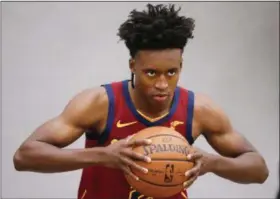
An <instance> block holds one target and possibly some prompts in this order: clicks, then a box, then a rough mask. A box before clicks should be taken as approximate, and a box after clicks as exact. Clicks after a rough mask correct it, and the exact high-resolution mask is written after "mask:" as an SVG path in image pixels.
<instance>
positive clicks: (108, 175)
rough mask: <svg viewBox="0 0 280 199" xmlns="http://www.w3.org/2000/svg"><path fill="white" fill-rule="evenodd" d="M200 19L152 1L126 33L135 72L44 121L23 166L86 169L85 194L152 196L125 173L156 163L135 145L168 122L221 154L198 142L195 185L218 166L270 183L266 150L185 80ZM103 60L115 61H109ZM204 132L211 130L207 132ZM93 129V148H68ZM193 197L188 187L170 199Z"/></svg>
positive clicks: (27, 146) (24, 150) (29, 142)
mask: <svg viewBox="0 0 280 199" xmlns="http://www.w3.org/2000/svg"><path fill="white" fill-rule="evenodd" d="M193 30H194V20H193V19H191V18H186V17H184V16H179V10H176V9H175V7H174V5H170V6H163V5H156V6H153V5H150V4H148V5H147V10H146V11H142V12H139V11H136V10H134V11H132V12H131V13H130V16H129V18H128V20H127V21H125V22H124V23H123V24H122V25H121V26H120V28H119V32H118V35H119V36H120V38H121V39H122V40H124V41H125V44H126V46H127V48H128V50H129V53H130V60H129V67H130V70H131V74H132V78H131V81H130V80H124V81H120V82H114V83H108V84H105V85H102V86H100V87H96V88H91V89H87V90H84V91H81V92H80V93H78V94H77V95H76V96H75V97H73V99H71V100H70V101H69V103H68V104H67V105H66V107H65V108H64V110H63V111H62V113H61V114H59V115H58V116H55V117H54V118H53V119H51V120H49V121H46V122H45V123H44V124H42V125H40V126H39V127H38V128H37V129H36V130H35V131H34V132H33V133H32V134H31V136H30V137H28V138H27V139H26V140H25V141H24V142H23V143H22V145H21V146H20V147H19V149H18V150H17V151H16V153H15V155H14V166H15V168H16V170H18V171H33V172H41V173H54V172H66V171H73V170H77V169H83V172H82V176H81V181H80V186H79V191H78V198H79V199H95V198H100V199H112V198H114V199H136V198H142V199H144V198H148V197H146V196H142V195H141V193H137V192H136V191H135V190H133V189H131V188H130V186H129V185H128V183H127V182H126V180H125V177H124V173H126V174H129V175H131V176H132V177H134V178H135V179H137V178H138V177H137V176H135V175H134V174H132V173H131V171H130V170H129V169H128V166H130V167H133V168H135V169H138V170H140V171H142V172H144V173H146V172H148V171H147V169H146V168H142V167H141V166H139V165H137V164H136V163H135V161H134V160H140V161H146V162H150V161H151V160H150V158H149V157H145V156H143V155H141V154H137V153H134V152H132V151H131V150H130V148H131V146H136V145H139V146H140V145H149V144H151V141H150V140H136V141H134V142H132V141H131V140H129V139H128V137H129V136H131V135H133V134H135V133H137V132H138V131H139V130H141V129H143V128H146V127H151V126H156V125H161V126H167V127H171V128H174V129H175V130H176V131H178V132H180V133H181V134H182V135H183V136H185V137H186V139H187V140H188V142H189V143H190V144H191V145H192V144H193V143H194V142H195V140H196V139H197V138H198V137H199V136H201V135H203V136H204V137H205V138H206V139H207V141H208V142H209V144H210V145H211V146H212V147H213V148H214V149H215V150H216V151H217V152H218V153H219V154H220V155H214V154H209V153H207V152H204V151H202V150H200V149H196V148H193V149H192V151H191V152H190V154H189V156H190V157H189V158H190V161H193V162H195V165H196V166H195V167H194V168H193V169H192V170H191V171H189V172H187V173H186V175H187V176H188V177H189V178H188V179H189V180H188V181H187V182H185V183H184V187H185V188H186V189H187V188H188V187H189V186H190V185H191V184H192V183H193V182H194V181H195V180H196V179H197V176H199V175H202V174H204V173H209V172H211V173H214V174H216V175H218V176H220V177H222V178H225V179H228V180H231V181H233V182H236V183H243V184H248V183H263V182H264V181H265V180H266V178H267V177H268V169H267V166H266V164H265V161H264V159H263V157H262V156H261V155H260V154H259V153H258V152H257V151H256V149H255V148H254V147H253V146H252V144H250V143H249V142H248V141H247V140H246V139H245V138H244V137H243V136H242V135H241V134H239V133H238V132H237V131H235V130H234V128H233V126H232V125H231V122H230V120H229V118H228V117H227V115H226V114H225V113H224V112H223V110H222V109H221V108H220V107H219V106H218V105H217V104H215V103H214V102H213V101H212V100H211V99H210V98H209V97H207V96H205V95H203V94H199V93H194V92H193V91H190V90H187V89H185V88H182V87H180V86H178V85H177V83H178V80H179V76H180V73H181V70H182V67H183V60H182V54H183V51H184V47H185V45H186V44H187V41H188V40H189V39H191V38H193ZM104 64H105V65H104V66H102V67H111V66H106V63H104ZM202 132H203V133H202ZM82 135H85V139H86V141H85V149H68V148H67V149H65V148H64V147H66V146H68V145H69V144H71V143H73V142H74V141H76V140H77V139H78V138H79V137H80V136H82ZM182 198H187V192H186V190H185V191H183V192H181V193H179V194H177V195H175V196H173V197H170V199H182Z"/></svg>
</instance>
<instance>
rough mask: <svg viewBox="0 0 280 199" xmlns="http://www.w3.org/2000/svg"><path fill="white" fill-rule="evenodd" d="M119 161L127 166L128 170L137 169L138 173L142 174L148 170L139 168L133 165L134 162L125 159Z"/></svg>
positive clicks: (135, 164)
mask: <svg viewBox="0 0 280 199" xmlns="http://www.w3.org/2000/svg"><path fill="white" fill-rule="evenodd" d="M121 160H122V161H123V163H124V164H125V165H127V166H129V167H130V168H134V169H137V170H138V171H140V172H143V173H148V169H146V168H144V167H141V166H140V165H138V164H137V163H135V162H134V161H132V160H130V159H128V158H126V157H122V158H121Z"/></svg>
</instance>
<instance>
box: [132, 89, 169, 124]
mask: <svg viewBox="0 0 280 199" xmlns="http://www.w3.org/2000/svg"><path fill="white" fill-rule="evenodd" d="M129 93H130V96H131V99H132V102H133V104H134V106H135V108H136V109H137V111H138V112H140V114H142V116H143V115H145V116H148V117H150V118H153V119H157V118H161V117H163V116H165V115H166V114H167V113H168V112H169V109H170V106H171V103H172V99H171V100H170V101H169V102H168V103H167V105H165V106H154V105H152V104H150V103H149V102H148V100H145V97H144V96H142V95H141V93H139V92H137V89H135V88H134V89H133V88H132V86H131V84H129Z"/></svg>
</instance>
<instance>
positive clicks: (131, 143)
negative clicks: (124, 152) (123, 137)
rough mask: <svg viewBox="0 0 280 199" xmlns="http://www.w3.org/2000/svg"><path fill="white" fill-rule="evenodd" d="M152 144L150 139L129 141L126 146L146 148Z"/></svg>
mask: <svg viewBox="0 0 280 199" xmlns="http://www.w3.org/2000/svg"><path fill="white" fill-rule="evenodd" d="M151 143H152V140H150V139H141V140H129V141H128V142H127V144H126V146H127V147H137V146H147V145H150V144H151Z"/></svg>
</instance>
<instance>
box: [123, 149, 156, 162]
mask: <svg viewBox="0 0 280 199" xmlns="http://www.w3.org/2000/svg"><path fill="white" fill-rule="evenodd" d="M120 153H121V154H122V155H125V156H127V157H130V158H131V159H133V160H140V161H144V162H151V158H150V157H148V156H145V155H142V154H140V153H136V152H134V151H132V150H130V149H124V150H122V151H121V152H120Z"/></svg>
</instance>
